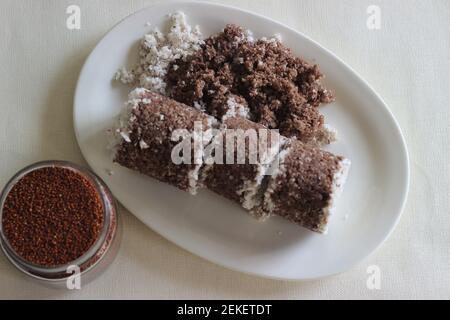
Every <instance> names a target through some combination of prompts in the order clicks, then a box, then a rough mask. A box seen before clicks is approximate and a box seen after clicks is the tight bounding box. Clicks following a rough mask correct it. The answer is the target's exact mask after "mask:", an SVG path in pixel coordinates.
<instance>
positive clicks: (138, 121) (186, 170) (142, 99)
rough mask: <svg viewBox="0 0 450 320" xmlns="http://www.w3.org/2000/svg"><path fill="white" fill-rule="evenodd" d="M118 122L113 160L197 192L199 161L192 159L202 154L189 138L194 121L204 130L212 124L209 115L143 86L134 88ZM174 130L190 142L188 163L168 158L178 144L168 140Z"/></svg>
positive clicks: (183, 188)
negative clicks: (185, 134) (119, 122)
mask: <svg viewBox="0 0 450 320" xmlns="http://www.w3.org/2000/svg"><path fill="white" fill-rule="evenodd" d="M121 122H122V123H121V125H119V128H118V129H117V130H116V133H117V134H118V136H119V142H118V144H117V146H116V152H115V157H114V161H115V162H117V163H119V164H120V165H122V166H124V167H127V168H129V169H133V170H136V171H139V172H141V173H143V174H146V175H148V176H151V177H153V178H156V179H158V180H160V181H162V182H166V183H169V184H171V185H173V186H175V187H177V188H179V189H181V190H184V191H189V192H190V193H192V194H195V193H196V192H197V189H198V186H199V185H198V178H199V172H200V168H201V166H202V164H201V162H200V163H198V162H197V163H195V160H196V159H199V158H201V157H202V154H198V153H199V152H202V151H201V149H200V148H198V149H200V150H198V149H197V150H195V149H194V143H193V140H192V137H193V134H194V129H195V123H196V122H197V123H200V124H201V125H202V130H203V132H204V133H206V131H208V130H209V129H211V128H212V126H213V124H214V123H215V120H214V119H213V118H212V117H210V116H208V115H206V114H204V113H202V112H200V111H198V110H195V109H193V108H190V107H188V106H186V105H183V104H181V103H178V102H176V101H174V100H172V99H169V98H167V97H164V96H162V95H159V94H156V93H153V92H150V91H148V90H146V89H136V90H134V91H133V92H132V93H131V94H130V101H129V102H128V109H127V110H126V111H125V114H124V116H123V117H122V121H121ZM177 129H181V130H184V131H186V132H187V134H188V135H187V137H188V142H192V144H191V159H190V164H185V163H181V164H176V163H174V161H173V159H172V150H173V149H174V148H175V146H177V145H179V143H180V141H179V140H176V141H174V140H173V139H172V134H173V132H174V131H175V130H177ZM204 137H207V134H205V135H204ZM201 142H202V143H204V142H205V141H201ZM200 160H201V159H200Z"/></svg>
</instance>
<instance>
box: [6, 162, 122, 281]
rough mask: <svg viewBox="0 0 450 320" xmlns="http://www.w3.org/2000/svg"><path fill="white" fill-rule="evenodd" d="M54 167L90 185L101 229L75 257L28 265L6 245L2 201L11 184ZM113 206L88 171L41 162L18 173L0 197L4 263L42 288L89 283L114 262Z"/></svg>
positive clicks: (115, 224)
mask: <svg viewBox="0 0 450 320" xmlns="http://www.w3.org/2000/svg"><path fill="white" fill-rule="evenodd" d="M48 167H52V168H55V167H58V168H63V169H69V170H72V171H74V172H75V173H77V174H79V175H81V176H82V177H84V178H85V179H86V180H87V181H89V182H90V183H91V185H92V186H93V187H94V189H95V191H96V192H97V195H98V197H99V199H101V204H102V211H103V226H102V227H101V231H100V233H99V236H98V238H97V239H96V240H95V241H94V244H93V245H92V246H91V247H90V248H89V249H88V250H87V251H86V252H85V253H84V254H83V255H82V256H80V257H79V258H77V259H76V260H74V261H72V262H70V263H67V264H66V265H60V266H55V267H53V266H52V267H43V266H39V265H35V264H33V263H30V262H29V261H26V260H24V258H22V257H21V256H19V255H18V254H17V253H16V252H15V251H14V249H13V247H12V246H11V245H10V243H9V240H8V238H7V237H6V235H5V232H4V229H3V210H4V204H5V201H6V198H7V196H8V194H9V192H10V191H11V190H12V188H13V187H14V185H15V184H16V183H17V182H18V181H19V180H20V179H21V178H23V177H24V176H26V175H27V174H29V173H30V172H32V171H35V170H38V169H42V168H48ZM117 213H118V212H117V205H116V202H115V200H114V198H113V196H112V194H111V191H110V190H109V188H108V187H107V186H106V184H105V183H104V182H103V181H102V180H101V179H100V178H99V177H98V176H97V175H96V174H94V173H93V172H91V171H90V170H88V169H86V168H83V167H81V166H78V165H76V164H74V163H70V162H67V161H56V160H54V161H44V162H38V163H35V164H32V165H30V166H28V167H26V168H24V169H22V170H20V171H19V172H18V173H17V174H16V175H14V177H13V178H12V179H11V180H10V181H9V182H8V183H7V184H6V186H5V188H4V189H3V191H2V193H1V195H0V246H1V248H2V250H3V252H4V253H5V255H6V257H7V258H8V260H9V261H10V262H11V263H12V264H13V265H14V266H15V267H16V268H17V269H18V270H20V271H21V272H22V273H24V274H26V275H27V276H29V277H31V278H32V279H34V280H37V281H38V282H40V283H43V284H45V285H48V286H51V287H56V288H67V289H75V288H78V286H80V285H81V286H82V285H83V284H86V283H88V282H90V281H91V280H93V279H94V278H95V277H96V276H98V275H99V274H100V273H101V272H102V271H104V270H105V269H106V267H107V266H109V264H110V263H111V262H112V261H113V260H114V258H115V256H116V254H117V251H118V248H119V243H120V238H121V228H120V225H119V220H118V216H117Z"/></svg>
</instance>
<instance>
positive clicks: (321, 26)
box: [0, 0, 450, 299]
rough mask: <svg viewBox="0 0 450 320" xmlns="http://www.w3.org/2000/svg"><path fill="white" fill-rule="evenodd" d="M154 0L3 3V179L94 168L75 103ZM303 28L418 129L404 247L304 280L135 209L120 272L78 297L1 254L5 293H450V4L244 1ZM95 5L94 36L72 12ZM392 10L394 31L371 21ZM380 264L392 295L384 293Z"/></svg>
mask: <svg viewBox="0 0 450 320" xmlns="http://www.w3.org/2000/svg"><path fill="white" fill-rule="evenodd" d="M152 2H153V1H150V0H148V1H145V0H95V1H92V0H76V1H75V0H70V1H66V0H1V1H0V21H1V28H0V37H1V41H0V98H1V102H0V110H1V111H0V184H1V185H3V184H4V183H6V181H7V180H8V179H9V178H10V177H11V175H12V174H14V173H15V172H16V171H17V170H18V169H20V168H22V167H23V166H25V165H27V164H29V163H31V162H34V161H37V160H43V159H52V158H55V159H67V160H71V161H75V162H78V163H84V160H83V158H82V156H81V154H80V151H79V149H78V146H77V143H76V140H75V136H74V131H73V127H72V98H73V93H74V88H75V85H76V81H77V77H78V74H79V72H80V68H81V66H82V65H83V62H84V60H85V59H86V57H87V55H88V54H89V52H90V51H91V50H92V49H93V48H94V46H95V45H96V43H97V42H98V41H99V40H100V38H101V37H102V35H104V34H105V33H106V32H107V31H108V29H109V28H111V27H112V26H113V25H114V24H115V23H116V22H117V21H118V20H119V19H121V18H123V17H125V16H127V15H128V14H130V13H132V12H134V11H136V10H138V9H140V8H142V7H144V6H146V5H148V4H150V3H152ZM223 2H224V3H228V4H231V5H235V6H238V7H242V8H245V9H249V10H252V11H255V12H258V13H261V14H264V15H266V16H269V17H271V18H274V19H276V20H279V21H281V22H283V23H285V24H287V25H289V26H292V27H294V28H296V29H297V30H300V31H302V32H303V33H305V34H307V35H309V36H310V37H311V38H313V39H315V40H317V41H318V42H319V43H321V44H323V45H324V46H325V47H327V48H329V49H330V50H332V51H333V52H335V53H336V54H337V55H338V56H339V57H341V58H342V59H343V60H344V61H346V62H348V63H349V64H350V65H351V66H352V67H353V68H354V69H355V70H356V71H357V72H359V73H360V74H361V75H362V76H363V77H364V78H365V79H367V80H368V82H369V83H370V84H371V85H372V86H373V87H374V88H375V90H377V91H378V92H379V93H380V94H381V95H382V97H383V98H384V99H385V100H386V102H387V103H388V105H389V106H390V108H391V110H392V112H393V113H394V115H395V117H396V118H397V120H398V121H399V123H400V125H401V127H402V130H403V132H404V134H405V137H406V140H407V143H408V148H409V152H410V156H411V168H412V183H411V189H410V194H409V199H408V203H407V206H406V208H405V211H404V214H403V217H402V219H401V221H400V223H399V225H398V227H397V229H396V230H395V232H394V233H393V234H392V236H391V237H390V239H389V240H388V241H387V242H386V243H385V244H384V245H383V246H382V247H381V248H380V249H379V250H378V251H377V252H376V253H374V254H372V255H371V256H370V257H369V258H368V259H367V260H366V261H363V262H361V263H360V264H359V265H357V266H355V267H354V268H352V269H351V270H348V271H347V272H345V273H344V274H341V275H338V276H334V277H330V278H327V279H323V280H318V281H313V282H305V283H292V282H281V281H272V280H265V279H260V278H254V277H251V276H247V275H243V274H240V273H238V272H233V271H229V270H226V269H224V268H221V267H218V266H216V265H214V264H212V263H209V262H206V261H204V260H202V259H200V258H198V257H196V256H193V255H191V254H189V253H187V252H185V251H183V250H182V249H180V248H178V247H176V246H175V245H173V244H171V243H169V242H168V241H166V240H165V239H163V238H161V237H160V236H159V235H157V234H155V233H154V232H153V231H151V230H149V229H148V228H147V227H145V226H144V225H143V224H142V223H140V222H139V221H138V220H137V219H136V218H134V217H133V216H132V215H131V214H130V213H128V212H125V211H124V210H123V212H122V219H123V223H124V236H123V242H122V247H121V250H120V252H119V255H118V257H117V260H116V261H115V262H114V264H113V265H112V266H111V267H110V268H109V269H108V270H107V272H106V273H104V274H103V275H102V276H101V277H100V278H98V279H97V280H96V281H95V282H93V283H91V284H89V285H87V286H84V287H83V288H82V290H80V291H75V292H67V291H55V290H50V289H46V288H43V287H41V286H39V285H37V284H34V283H32V282H30V281H29V280H27V279H26V278H24V277H23V276H22V275H20V274H19V273H18V272H17V271H15V269H14V268H12V267H11V266H10V265H9V263H8V262H7V261H6V259H5V258H4V257H3V255H0V298H63V299H83V298H84V299H90V298H168V299H170V298H209V299H213V298H239V299H240V298H261V299H298V298H326V299H333V298H342V299H347V298H363V299H366V298H446V299H448V298H450V197H449V196H450V147H449V142H450V129H449V127H450V1H448V0H433V1H431V0H429V1H419V0H417V1H411V0H394V1H387V0H385V1H381V0H345V1H342V0H323V1H317V0H308V1H298V0H292V1H288V0H273V1H271V0H259V1H255V0H234V1H223ZM70 4H77V5H78V6H79V7H80V8H81V30H79V31H70V30H68V29H67V28H66V18H67V15H66V8H67V7H68V6H69V5H70ZM372 4H375V5H378V6H379V8H380V9H381V25H380V27H381V28H380V30H372V31H371V30H369V29H368V28H367V25H366V20H367V18H368V14H367V13H366V10H367V7H368V6H369V5H372ZM371 265H376V266H378V267H379V268H380V272H381V278H380V279H381V287H380V289H379V290H370V289H369V288H368V287H367V285H366V281H367V278H368V274H367V268H368V267H369V266H371Z"/></svg>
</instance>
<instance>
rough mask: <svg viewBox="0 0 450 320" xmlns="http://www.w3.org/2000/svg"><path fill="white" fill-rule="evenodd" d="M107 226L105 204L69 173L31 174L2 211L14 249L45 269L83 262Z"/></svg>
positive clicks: (87, 184)
mask: <svg viewBox="0 0 450 320" xmlns="http://www.w3.org/2000/svg"><path fill="white" fill-rule="evenodd" d="M103 223H104V222H103V205H102V202H101V199H100V197H99V195H98V193H97V191H96V190H95V188H94V186H93V185H92V183H91V182H90V181H89V180H87V179H86V178H85V177H83V176H81V175H80V174H78V173H76V172H74V171H73V170H70V169H65V168H58V167H48V168H42V169H38V170H35V171H32V172H30V173H28V174H27V175H25V176H24V177H23V178H22V179H20V180H19V181H18V182H17V183H16V184H15V185H14V187H13V188H12V189H11V191H10V192H9V194H8V196H7V197H6V201H5V204H4V207H3V218H2V225H3V230H4V233H5V236H6V238H7V239H8V241H9V243H10V245H11V247H12V249H13V250H14V251H15V252H16V253H17V254H18V255H19V256H21V257H22V258H23V259H24V260H26V261H28V262H31V263H32V264H36V265H40V266H46V267H54V266H58V265H64V264H67V263H69V262H72V261H74V260H76V259H77V258H79V257H81V256H82V255H83V254H84V253H86V252H87V251H88V250H89V249H90V248H91V246H92V245H93V244H94V243H95V241H96V240H97V239H98V237H99V235H100V233H101V230H102V226H103Z"/></svg>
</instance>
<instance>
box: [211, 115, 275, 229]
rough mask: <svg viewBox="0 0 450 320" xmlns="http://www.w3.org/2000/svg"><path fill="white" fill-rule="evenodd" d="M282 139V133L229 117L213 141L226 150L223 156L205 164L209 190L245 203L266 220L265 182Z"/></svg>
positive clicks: (242, 119) (245, 207)
mask: <svg viewBox="0 0 450 320" xmlns="http://www.w3.org/2000/svg"><path fill="white" fill-rule="evenodd" d="M238 136H239V137H238ZM239 139H240V140H239ZM282 139H283V138H282V137H281V136H280V135H279V134H278V132H276V131H274V130H268V129H267V128H265V127H264V126H262V125H260V124H257V123H255V122H251V121H249V120H246V119H244V118H241V117H229V118H228V117H227V118H226V119H224V120H223V122H222V126H221V130H220V133H219V134H218V135H216V137H215V139H214V142H213V143H214V144H215V145H216V146H218V147H219V148H221V150H223V152H222V153H221V156H220V157H217V154H216V158H215V163H213V164H209V165H206V166H205V168H204V171H203V173H202V183H203V184H204V185H205V186H206V187H207V188H208V189H209V190H211V191H214V192H215V193H217V194H219V195H221V196H224V197H226V198H228V199H230V200H232V201H235V202H237V203H239V204H241V205H242V207H243V208H244V209H246V210H248V211H249V212H250V213H251V214H252V215H253V216H255V217H256V218H258V219H261V220H264V219H266V218H267V217H268V215H266V214H265V212H264V211H261V210H259V207H260V206H261V204H262V195H263V193H264V192H263V191H264V186H263V182H264V179H265V178H266V174H268V173H269V172H268V171H269V170H270V169H271V166H272V165H273V162H274V159H275V158H276V156H277V155H278V151H279V149H280V144H281V143H282V141H283V140H282ZM239 141H240V142H239ZM239 152H241V156H240V159H239V158H238V156H239ZM227 157H228V159H229V160H231V162H232V163H230V162H229V160H227ZM227 161H228V162H227ZM217 162H220V163H217Z"/></svg>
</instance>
